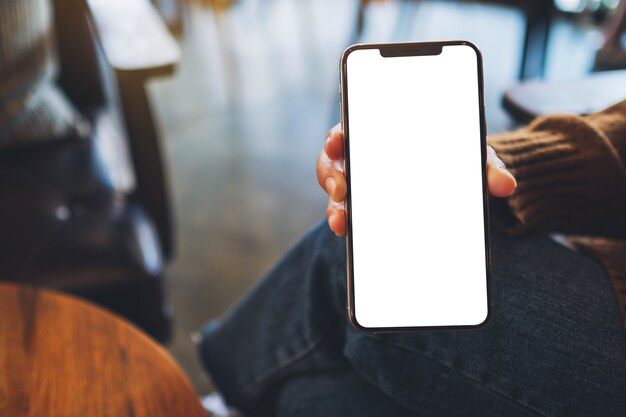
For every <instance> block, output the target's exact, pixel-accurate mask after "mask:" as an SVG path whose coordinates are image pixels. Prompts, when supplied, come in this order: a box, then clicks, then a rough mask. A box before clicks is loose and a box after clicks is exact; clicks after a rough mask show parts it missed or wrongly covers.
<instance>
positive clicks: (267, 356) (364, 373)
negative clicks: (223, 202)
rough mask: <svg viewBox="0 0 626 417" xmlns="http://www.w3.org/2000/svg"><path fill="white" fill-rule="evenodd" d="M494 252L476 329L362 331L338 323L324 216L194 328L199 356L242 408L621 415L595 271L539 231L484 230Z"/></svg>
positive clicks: (333, 255)
mask: <svg viewBox="0 0 626 417" xmlns="http://www.w3.org/2000/svg"><path fill="white" fill-rule="evenodd" d="M419 256H420V254H419V253H416V254H415V257H416V262H419ZM492 258H493V259H492V290H493V291H492V293H493V316H492V318H491V322H490V323H489V324H488V326H487V327H486V328H484V329H482V330H476V331H445V332H444V331H440V332H420V333H406V334H384V335H367V334H363V333H359V332H357V331H355V330H353V329H352V328H351V327H350V326H349V325H348V324H347V321H346V317H345V316H346V314H345V311H346V310H345V309H346V288H345V279H346V278H345V277H346V271H345V263H346V262H345V243H344V239H339V238H336V237H334V236H333V235H332V234H331V232H330V231H329V230H328V228H327V226H326V225H325V224H321V225H319V226H317V227H315V228H314V229H313V230H312V231H311V232H309V233H308V234H307V235H306V236H305V237H304V238H303V239H302V240H301V241H299V242H298V243H297V244H296V245H295V246H294V247H292V248H291V249H290V250H289V251H288V253H287V254H286V255H285V256H284V257H283V259H282V260H281V261H280V262H279V263H278V264H277V265H276V266H275V267H274V268H273V269H272V270H271V271H270V272H269V273H268V274H267V275H266V276H265V278H264V279H263V280H261V281H260V282H259V284H258V285H257V286H256V288H254V289H253V290H252V291H251V292H250V293H249V294H248V295H247V296H246V297H245V298H244V299H243V300H242V301H241V302H239V303H238V305H237V306H235V307H234V308H233V309H232V310H231V311H230V312H228V313H227V314H226V315H225V316H224V317H223V318H222V319H221V320H219V321H215V322H212V323H210V324H209V325H207V326H206V327H205V329H204V331H203V340H202V343H201V346H200V351H201V356H202V359H203V361H204V364H205V367H206V369H207V371H208V372H209V374H210V375H211V377H212V378H213V380H214V382H215V384H216V385H217V387H218V389H219V390H220V391H221V392H222V394H223V395H224V397H225V398H226V400H227V402H229V403H230V404H232V405H234V406H236V407H238V408H240V409H241V410H243V411H244V413H245V414H246V415H247V416H273V415H278V416H298V417H308V416H324V417H332V416H342V417H350V416H359V417H368V416H377V417H378V416H400V417H402V416H416V415H418V416H422V415H423V416H445V417H454V416H464V417H466V416H527V415H528V416H531V415H534V416H536V415H540V416H594V417H596V416H625V415H626V348H625V346H626V345H625V338H624V332H623V329H622V324H621V320H620V315H619V312H618V308H617V303H616V301H615V299H614V295H613V292H612V288H611V285H610V282H609V278H608V277H607V275H606V274H605V273H604V271H603V270H602V268H601V267H600V266H599V265H598V264H597V263H596V262H595V261H594V260H592V259H590V258H588V257H586V256H583V255H581V254H578V253H576V252H573V251H570V250H569V249H567V248H565V247H562V246H560V245H558V244H556V243H554V242H553V241H552V240H550V239H549V238H547V237H545V236H529V237H522V238H517V239H510V238H507V237H505V236H502V235H500V234H498V233H493V234H492ZM450 262H454V259H453V258H451V259H450ZM445 267H446V266H445V265H442V266H441V268H442V274H443V273H445ZM435 278H436V277H435Z"/></svg>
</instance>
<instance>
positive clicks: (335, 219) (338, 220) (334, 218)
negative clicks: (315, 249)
mask: <svg viewBox="0 0 626 417" xmlns="http://www.w3.org/2000/svg"><path fill="white" fill-rule="evenodd" d="M326 219H327V221H328V226H330V230H332V231H333V233H335V234H336V235H337V236H339V237H342V236H345V235H346V209H345V206H344V204H343V202H341V203H338V202H336V201H334V200H333V199H332V198H329V199H328V206H327V208H326Z"/></svg>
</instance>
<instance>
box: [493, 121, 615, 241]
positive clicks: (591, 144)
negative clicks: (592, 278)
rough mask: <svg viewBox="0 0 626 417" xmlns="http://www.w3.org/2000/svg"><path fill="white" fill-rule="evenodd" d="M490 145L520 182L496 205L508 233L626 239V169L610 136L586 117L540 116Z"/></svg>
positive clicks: (496, 216)
mask: <svg viewBox="0 0 626 417" xmlns="http://www.w3.org/2000/svg"><path fill="white" fill-rule="evenodd" d="M489 144H490V145H491V146H493V148H494V149H495V150H496V152H497V154H498V156H499V157H500V159H502V161H503V162H504V163H505V165H506V166H507V168H508V169H509V170H510V171H511V173H512V174H513V175H514V176H515V177H516V179H517V182H518V187H517V190H516V191H515V193H514V194H513V195H512V196H511V197H509V198H508V199H506V200H501V201H494V202H493V203H492V207H493V208H494V210H493V212H494V221H495V223H496V224H498V225H499V226H501V227H502V228H503V229H505V231H507V232H509V233H511V234H519V233H523V232H525V231H527V230H531V229H542V230H546V231H555V232H562V233H573V234H584V235H602V236H615V237H624V236H626V172H625V171H624V166H623V164H622V162H621V161H620V157H619V154H618V152H617V150H616V149H615V147H614V146H613V145H612V143H611V141H610V140H609V138H608V137H607V136H606V135H604V134H603V133H602V132H601V131H600V130H598V129H597V128H596V127H595V126H593V125H592V124H590V123H589V122H588V121H586V120H585V118H583V117H576V116H550V117H544V118H539V119H537V120H535V121H534V122H533V123H532V124H531V125H529V126H528V127H527V128H526V129H523V130H518V131H515V132H512V133H508V134H503V135H498V136H492V137H490V138H489Z"/></svg>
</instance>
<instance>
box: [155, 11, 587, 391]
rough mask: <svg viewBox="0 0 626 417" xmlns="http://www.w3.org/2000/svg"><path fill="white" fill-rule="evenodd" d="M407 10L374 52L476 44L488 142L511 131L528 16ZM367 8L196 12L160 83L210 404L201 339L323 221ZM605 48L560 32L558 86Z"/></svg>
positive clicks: (192, 365) (551, 65) (173, 281)
mask: <svg viewBox="0 0 626 417" xmlns="http://www.w3.org/2000/svg"><path fill="white" fill-rule="evenodd" d="M399 4H400V2H387V3H382V4H374V5H372V6H371V7H370V11H369V12H368V15H367V26H366V32H365V36H364V39H363V41H366V42H374V41H379V42H383V41H401V40H415V41H417V40H433V39H435V40H436V39H461V38H462V39H468V40H471V41H473V42H474V43H476V44H477V45H478V46H479V47H480V48H481V49H482V51H483V55H484V62H485V88H486V104H487V122H488V126H489V130H490V132H496V131H502V130H505V129H507V128H509V127H510V121H509V120H508V118H507V116H506V114H505V113H504V112H503V111H502V110H501V109H500V97H501V94H502V91H503V90H504V89H505V88H507V87H508V86H510V85H512V84H513V83H515V76H516V74H517V67H518V65H519V58H520V53H521V42H522V28H523V17H522V15H521V14H520V13H519V12H517V11H516V10H514V9H508V8H504V7H493V6H484V5H478V4H474V3H469V4H456V3H455V2H424V3H423V4H420V5H417V6H415V7H414V8H408V9H407V8H402V7H401V6H400V5H399ZM356 6H357V1H356V0H344V1H336V0H315V1H313V0H273V1H266V0H241V1H239V2H237V3H236V5H235V6H234V7H233V8H231V9H230V10H226V11H222V12H219V13H215V12H213V11H212V10H210V9H206V8H200V7H192V8H191V10H190V11H189V14H188V16H187V22H186V26H187V27H186V36H185V38H184V39H183V40H182V44H183V60H182V64H181V67H180V69H179V71H178V73H177V75H176V76H175V77H173V78H171V79H167V80H158V81H155V82H154V83H153V84H152V85H150V93H151V97H152V100H153V103H154V105H155V112H156V114H157V117H158V118H159V120H160V125H161V130H162V136H163V139H164V145H165V152H166V154H167V160H168V163H169V168H170V174H171V186H172V190H173V200H174V205H175V212H176V222H177V224H176V225H177V230H178V253H177V256H176V259H175V261H174V262H173V264H172V265H171V266H170V268H169V273H168V277H169V281H168V282H169V292H170V294H171V298H172V301H173V304H174V309H175V339H174V342H173V343H172V345H171V346H170V351H171V352H172V353H173V354H174V356H175V357H176V358H177V360H178V361H179V362H180V363H181V365H182V366H183V368H184V369H185V370H186V372H187V373H188V375H189V376H190V378H191V379H192V381H193V383H194V385H195V386H196V389H197V390H198V391H199V393H201V394H204V393H207V392H208V391H209V390H210V389H211V386H210V383H209V381H208V378H207V377H205V376H204V375H203V374H202V371H201V368H200V364H199V361H198V359H197V355H196V350H195V347H194V346H193V343H192V342H191V334H192V333H193V332H194V331H196V330H197V329H198V328H199V327H200V325H201V324H202V323H203V322H205V321H206V320H209V319H212V318H215V317H217V316H218V315H219V314H220V313H222V312H223V311H224V310H225V309H227V308H228V306H229V305H231V303H232V302H233V301H234V300H235V299H237V298H238V297H239V296H241V294H242V293H243V292H244V291H245V290H246V289H248V288H250V286H251V285H253V283H254V282H255V281H256V280H257V279H258V278H259V277H260V276H261V275H262V274H263V272H264V271H265V270H267V269H268V268H269V267H270V266H271V265H272V263H274V262H275V261H276V260H277V259H278V258H279V257H280V255H281V253H282V252H283V251H284V250H285V249H286V248H287V247H288V246H289V245H290V244H291V243H292V242H293V241H294V240H295V239H297V237H298V236H299V235H301V234H302V233H303V232H305V231H306V230H307V229H308V228H310V227H311V226H312V225H313V224H314V223H315V222H316V221H318V220H319V219H321V218H322V217H323V215H324V209H325V199H324V195H323V194H322V192H321V191H320V190H319V189H318V186H317V182H316V179H315V171H314V169H315V157H316V154H317V152H318V151H319V150H320V149H321V146H322V143H323V140H324V137H325V134H326V130H327V129H328V128H329V127H330V126H331V125H332V124H334V123H336V121H337V120H338V114H337V112H338V105H337V103H338V96H337V82H338V60H339V56H340V54H341V51H342V50H343V49H344V48H345V47H346V46H347V45H348V42H349V41H350V38H351V33H352V30H353V27H354V22H355V17H356ZM408 13H410V14H408ZM407 16H408V17H407ZM597 38H598V35H597V33H596V32H595V31H594V30H593V29H590V28H580V27H576V26H573V25H571V24H569V23H567V22H562V21H558V22H556V24H555V25H554V27H553V36H552V40H551V44H550V50H549V54H550V55H549V56H550V58H549V62H548V77H549V78H561V79H562V78H566V77H578V76H580V75H582V74H584V73H586V72H587V71H588V68H589V66H590V62H591V58H592V54H593V48H594V46H595V44H596V43H597ZM243 336H245V335H243Z"/></svg>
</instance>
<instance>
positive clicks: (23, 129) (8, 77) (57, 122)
mask: <svg viewBox="0 0 626 417" xmlns="http://www.w3.org/2000/svg"><path fill="white" fill-rule="evenodd" d="M52 24H53V22H52V16H51V10H50V4H49V0H0V147H3V146H7V145H15V144H17V143H20V142H32V141H35V140H48V139H54V138H58V137H61V136H63V135H65V134H67V133H68V132H69V131H70V130H71V127H72V126H73V124H74V121H75V120H76V115H77V112H76V111H75V110H74V108H73V107H72V105H71V104H70V102H69V101H68V99H67V98H66V97H65V96H64V95H63V93H62V92H61V91H60V90H59V88H58V87H57V86H56V85H55V83H54V76H55V72H56V65H55V57H54V40H53V27H52Z"/></svg>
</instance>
